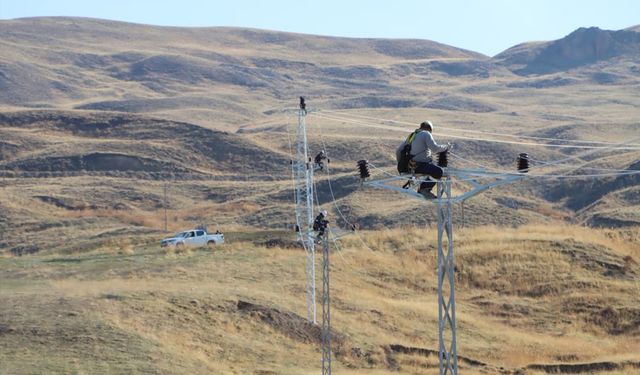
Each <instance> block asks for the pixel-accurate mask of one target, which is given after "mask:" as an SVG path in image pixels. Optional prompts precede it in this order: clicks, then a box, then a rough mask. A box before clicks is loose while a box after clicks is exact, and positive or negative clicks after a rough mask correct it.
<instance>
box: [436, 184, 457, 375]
mask: <svg viewBox="0 0 640 375" xmlns="http://www.w3.org/2000/svg"><path fill="white" fill-rule="evenodd" d="M437 186H438V335H439V342H440V345H439V350H438V352H439V357H440V375H444V374H453V375H457V374H458V351H457V347H456V295H455V263H454V258H453V225H452V220H451V214H452V211H453V210H452V202H451V180H449V179H448V178H444V179H442V180H440V181H438V183H437ZM445 233H446V235H447V244H446V249H447V251H444V247H443V239H442V237H443V234H445Z"/></svg>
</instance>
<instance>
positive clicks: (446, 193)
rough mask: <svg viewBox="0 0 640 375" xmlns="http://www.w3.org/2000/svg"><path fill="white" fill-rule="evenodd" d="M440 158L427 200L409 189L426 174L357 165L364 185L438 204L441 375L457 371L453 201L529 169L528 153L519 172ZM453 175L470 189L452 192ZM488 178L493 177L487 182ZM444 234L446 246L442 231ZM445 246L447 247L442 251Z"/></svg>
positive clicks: (520, 160)
mask: <svg viewBox="0 0 640 375" xmlns="http://www.w3.org/2000/svg"><path fill="white" fill-rule="evenodd" d="M442 160H443V161H441V159H439V161H438V165H439V166H440V167H442V169H443V170H444V174H443V178H442V179H441V180H438V181H436V185H437V189H438V191H437V197H436V199H433V200H426V201H425V199H424V197H423V196H422V195H420V194H418V193H416V192H415V191H413V190H412V187H413V186H415V185H417V184H420V183H421V182H423V181H427V180H428V178H425V177H421V178H417V177H416V176H406V175H405V176H397V177H390V178H384V179H380V180H369V181H366V180H368V179H370V177H371V176H370V173H369V166H368V161H366V160H360V161H359V162H358V169H359V170H360V179H361V181H362V183H363V185H366V186H372V187H376V188H382V189H388V190H393V191H395V192H398V193H402V194H405V195H410V196H412V197H415V198H418V199H420V200H421V201H423V202H433V203H436V205H437V213H438V256H437V257H438V259H437V262H438V341H439V345H438V353H439V360H440V375H446V374H451V375H457V374H458V349H457V342H456V336H457V332H456V295H455V262H454V256H453V255H454V252H453V223H452V213H453V204H455V203H461V204H462V203H464V201H466V200H467V199H469V198H471V197H473V196H475V195H477V194H480V193H482V192H484V191H486V190H489V189H491V188H494V187H497V186H501V185H505V184H508V183H512V182H515V181H518V180H521V179H523V178H525V176H524V175H523V173H526V172H527V171H528V170H529V159H528V156H527V154H520V156H519V157H518V159H517V161H518V172H520V173H493V172H487V171H485V170H483V169H455V168H448V167H447V161H446V155H444V156H443V157H442ZM453 178H455V179H458V180H462V181H466V182H467V183H469V184H470V185H471V189H469V190H468V191H466V192H462V193H461V194H460V195H458V196H453V195H452V193H451V185H452V183H453V180H452V179H453ZM407 179H409V182H407V183H406V184H405V185H404V186H403V187H400V186H397V185H396V184H398V183H399V182H404V181H406V180H407ZM487 180H493V181H490V182H487ZM445 234H446V238H447V241H446V247H445V244H444V235H445ZM445 248H446V251H445Z"/></svg>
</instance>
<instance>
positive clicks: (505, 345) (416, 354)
mask: <svg viewBox="0 0 640 375" xmlns="http://www.w3.org/2000/svg"><path fill="white" fill-rule="evenodd" d="M259 234H260V233H256V234H255V235H254V236H253V238H254V239H253V240H251V239H250V237H246V236H245V237H244V238H245V239H244V240H243V239H242V238H240V237H237V238H235V241H234V243H233V244H229V245H224V246H222V247H217V248H215V249H213V250H210V249H198V250H193V251H188V252H184V253H173V252H169V253H165V252H164V251H160V250H159V249H158V248H157V246H156V245H155V244H153V243H145V239H146V238H149V237H145V236H143V237H138V242H129V243H122V242H121V243H110V244H105V245H104V246H103V247H101V248H99V249H95V250H93V251H90V252H84V253H81V254H70V255H61V254H60V253H59V252H58V251H56V252H46V253H42V254H41V255H38V256H31V257H22V258H0V264H1V267H0V280H2V283H1V285H2V286H1V287H0V298H1V299H2V300H3V303H2V304H1V305H0V310H1V313H0V348H2V350H0V363H2V366H3V369H4V371H5V372H6V373H10V374H27V373H159V374H175V373H202V372H210V373H229V374H232V373H235V374H248V373H262V374H306V373H309V374H310V373H317V371H318V369H319V360H320V352H319V331H318V328H317V326H313V325H309V324H308V323H306V322H305V319H304V318H303V317H302V316H304V314H305V311H306V308H305V306H304V262H305V255H304V252H303V251H302V250H301V249H298V248H279V247H275V248H274V247H269V248H267V247H265V245H263V242H262V241H263V238H264V236H262V237H261V236H259ZM274 235H275V236H281V235H278V234H276V233H271V234H268V235H267V237H273V236H274ZM359 236H360V237H355V236H351V237H346V238H345V239H344V240H343V241H341V242H340V250H339V251H337V250H335V249H334V250H333V253H332V256H331V262H332V269H331V272H332V274H331V280H332V322H333V330H334V335H335V340H334V347H333V348H334V356H335V362H334V371H335V372H336V373H341V374H387V373H400V374H417V373H427V374H431V373H437V355H436V354H435V352H436V349H437V327H436V322H437V300H436V296H435V294H436V277H435V274H434V272H435V271H434V270H435V248H436V236H435V231H434V230H433V229H426V230H425V229H408V230H387V231H381V232H363V233H360V234H359ZM230 237H231V238H232V239H233V238H234V237H233V235H231V236H230ZM281 238H282V239H283V240H286V239H287V237H281ZM455 241H456V252H457V253H456V259H457V265H458V271H457V273H456V283H457V298H458V299H457V312H458V314H457V316H458V319H459V320H458V322H459V323H458V325H459V333H458V340H459V341H458V348H459V349H458V350H459V355H460V357H461V360H460V366H461V371H463V372H464V373H489V374H498V373H523V374H544V373H556V372H557V369H558V368H559V366H565V367H566V368H569V369H573V370H572V371H571V372H572V373H603V374H604V373H606V374H623V373H631V372H633V371H637V370H638V368H640V357H638V353H639V352H640V351H639V350H638V349H640V347H638V335H639V334H640V331H639V328H640V306H638V304H637V303H636V302H637V299H636V298H635V296H637V294H638V292H639V291H640V289H639V288H640V284H639V283H638V276H639V274H640V267H639V266H638V263H637V260H638V258H640V253H639V252H638V249H640V238H639V237H638V232H637V231H612V230H608V231H605V230H592V229H585V228H580V227H570V226H556V227H542V226H525V227H520V228H518V229H504V228H498V227H480V228H476V229H465V230H460V231H457V232H456V234H455ZM319 261H320V259H318V262H319ZM409 265H410V266H409ZM318 274H319V273H318ZM318 285H321V284H320V282H319V281H318ZM580 369H582V370H580ZM598 369H600V370H602V372H597V371H595V370H598ZM592 370H593V371H592ZM605 370H607V371H605Z"/></svg>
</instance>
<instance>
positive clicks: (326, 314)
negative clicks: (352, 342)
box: [321, 232, 331, 375]
mask: <svg viewBox="0 0 640 375" xmlns="http://www.w3.org/2000/svg"><path fill="white" fill-rule="evenodd" d="M321 239H322V375H331V299H330V298H329V291H330V290H331V287H330V283H329V238H328V233H327V232H325V233H324V234H323V235H322V237H321Z"/></svg>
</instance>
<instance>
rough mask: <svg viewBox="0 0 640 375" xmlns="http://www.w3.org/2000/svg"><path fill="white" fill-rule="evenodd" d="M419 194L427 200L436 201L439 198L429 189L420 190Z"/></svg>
mask: <svg viewBox="0 0 640 375" xmlns="http://www.w3.org/2000/svg"><path fill="white" fill-rule="evenodd" d="M418 194H421V195H422V196H423V197H424V198H425V199H436V198H438V197H436V195H435V194H433V193H432V192H431V190H429V189H420V190H418Z"/></svg>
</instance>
